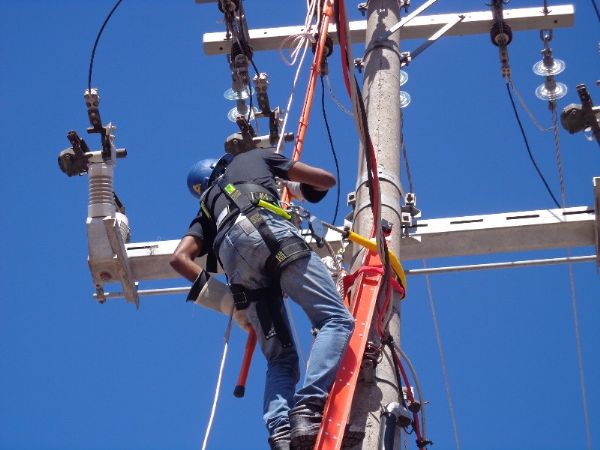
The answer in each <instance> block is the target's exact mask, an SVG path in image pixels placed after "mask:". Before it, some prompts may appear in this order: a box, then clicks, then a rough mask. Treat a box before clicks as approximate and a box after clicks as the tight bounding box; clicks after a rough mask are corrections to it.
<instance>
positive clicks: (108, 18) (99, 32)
mask: <svg viewBox="0 0 600 450" xmlns="http://www.w3.org/2000/svg"><path fill="white" fill-rule="evenodd" d="M122 1H123V0H117V2H116V3H115V4H114V6H113V7H112V9H111V10H110V12H109V13H108V16H106V19H104V22H103V23H102V26H101V27H100V30H99V31H98V34H97V35H96V40H95V41H94V47H93V48H92V55H91V57H90V67H89V70H88V91H89V92H91V91H92V71H93V69H94V57H95V56H96V47H98V42H100V36H102V32H103V31H104V28H105V27H106V24H107V23H108V21H109V20H110V18H111V17H112V15H113V13H114V12H115V11H116V9H117V8H118V7H119V5H120V4H121V2H122Z"/></svg>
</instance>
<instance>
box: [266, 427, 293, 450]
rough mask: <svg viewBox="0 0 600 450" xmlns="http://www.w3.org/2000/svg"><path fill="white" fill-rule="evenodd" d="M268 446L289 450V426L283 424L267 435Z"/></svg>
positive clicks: (273, 449)
mask: <svg viewBox="0 0 600 450" xmlns="http://www.w3.org/2000/svg"><path fill="white" fill-rule="evenodd" d="M269 447H270V448H271V450H290V427H289V425H284V426H282V427H279V428H277V429H276V430H275V431H274V432H273V434H272V435H271V436H269Z"/></svg>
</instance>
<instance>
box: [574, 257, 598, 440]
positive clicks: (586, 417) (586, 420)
mask: <svg viewBox="0 0 600 450" xmlns="http://www.w3.org/2000/svg"><path fill="white" fill-rule="evenodd" d="M568 255H569V256H571V249H569V250H568ZM568 269H569V287H570V290H571V310H572V313H573V325H574V328H575V346H576V348H577V365H578V368H579V384H580V385H581V404H582V406H583V420H584V424H585V437H586V445H587V450H592V434H591V432H590V417H589V412H588V403H587V390H586V387H585V374H584V371H583V352H582V350H581V332H580V331H579V318H578V315H577V295H576V292H575V277H574V275H573V264H569V265H568Z"/></svg>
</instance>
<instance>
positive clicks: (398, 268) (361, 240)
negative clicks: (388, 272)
mask: <svg viewBox="0 0 600 450" xmlns="http://www.w3.org/2000/svg"><path fill="white" fill-rule="evenodd" d="M338 231H339V230H338ZM346 234H347V235H348V239H350V240H351V241H352V242H355V243H357V244H358V245H362V246H363V247H365V248H367V249H369V250H371V251H373V252H376V251H377V243H376V242H375V241H372V240H371V239H367V238H366V237H364V236H361V235H360V234H357V233H355V232H354V231H350V230H348V231H346ZM389 255H390V263H391V265H392V269H394V272H395V273H396V275H397V276H398V278H400V282H401V283H402V287H404V289H406V274H405V273H404V269H403V268H402V265H401V264H400V261H399V260H398V257H397V256H396V255H395V254H394V252H393V251H391V250H389Z"/></svg>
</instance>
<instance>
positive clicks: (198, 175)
mask: <svg viewBox="0 0 600 450" xmlns="http://www.w3.org/2000/svg"><path fill="white" fill-rule="evenodd" d="M232 159H233V156H232V155H230V154H229V153H226V154H225V155H223V156H222V157H221V158H220V159H201V160H200V161H198V162H197V163H196V164H194V165H193V166H192V168H191V169H190V171H189V173H188V176H187V185H188V189H189V190H190V192H191V194H192V195H193V196H194V197H198V198H200V195H201V194H202V193H203V192H204V191H205V190H206V189H208V188H209V187H210V185H211V184H212V183H213V182H214V181H215V180H216V179H217V178H218V177H219V176H221V175H222V174H223V173H224V172H225V169H226V168H227V166H228V165H229V163H230V162H231V160H232Z"/></svg>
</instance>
